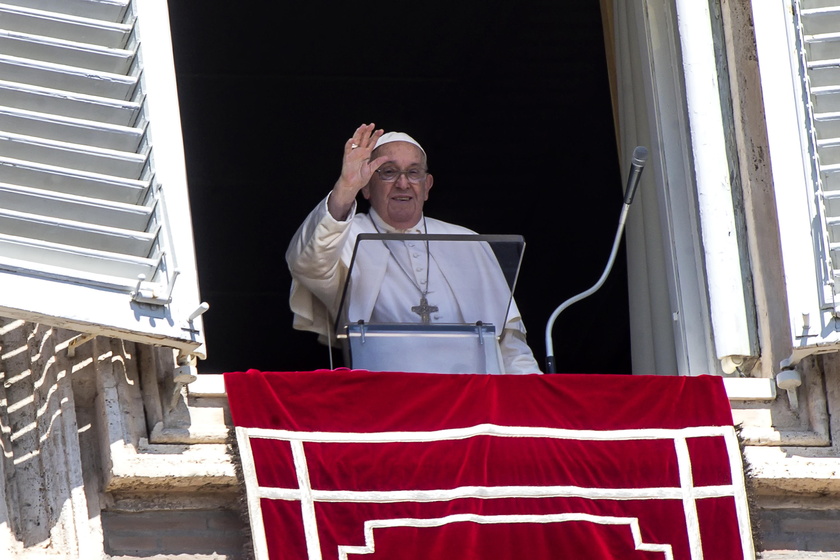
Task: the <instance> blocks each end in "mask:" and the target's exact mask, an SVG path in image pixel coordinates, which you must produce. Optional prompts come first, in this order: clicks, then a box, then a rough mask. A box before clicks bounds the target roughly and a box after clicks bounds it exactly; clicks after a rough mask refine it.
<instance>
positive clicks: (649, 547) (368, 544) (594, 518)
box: [338, 513, 674, 560]
mask: <svg viewBox="0 0 840 560" xmlns="http://www.w3.org/2000/svg"><path fill="white" fill-rule="evenodd" d="M576 521H584V522H589V523H595V524H598V525H626V526H627V527H629V528H630V533H631V534H632V535H633V544H634V546H635V550H641V551H646V552H661V553H662V554H663V558H664V559H665V560H673V558H674V553H673V550H672V548H671V545H668V544H653V543H645V542H642V532H641V529H640V528H639V520H638V519H637V518H634V517H610V516H600V515H591V514H586V513H558V514H549V515H475V514H469V513H462V514H457V515H448V516H446V517H438V518H434V519H414V518H406V519H377V520H372V521H366V522H365V546H345V545H340V546H339V547H338V558H339V560H347V555H348V554H372V553H373V552H374V551H375V543H374V538H373V530H374V529H384V528H390V527H440V526H443V525H448V524H451V523H464V522H472V523H480V524H483V525H492V524H496V525H498V524H509V523H541V524H543V523H566V522H576Z"/></svg>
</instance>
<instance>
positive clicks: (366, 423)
mask: <svg viewBox="0 0 840 560" xmlns="http://www.w3.org/2000/svg"><path fill="white" fill-rule="evenodd" d="M225 382H226V386H227V392H228V398H229V400H230V408H231V414H232V416H233V421H234V424H235V425H236V427H237V428H236V430H237V440H238V442H239V451H240V456H241V460H242V465H243V470H244V472H245V476H246V491H247V494H248V503H249V511H250V517H251V526H252V533H253V539H254V548H255V551H256V553H257V558H258V559H259V560H262V559H270V560H280V559H284V560H286V559H293V560H304V559H307V560H316V559H318V560H320V559H324V560H337V559H342V560H366V559H369V560H396V559H400V560H414V559H416V560H419V559H423V560H428V559H430V558H434V559H435V560H450V559H451V560H455V559H458V560H478V559H481V560H502V559H505V560H513V559H525V558H527V559H533V560H542V559H545V560H548V559H557V558H563V559H565V560H568V559H581V560H582V559H587V560H592V559H604V560H607V559H615V560H619V559H620V560H628V559H631V560H633V559H639V560H642V559H644V560H648V559H657V560H666V559H668V560H671V559H674V560H701V559H707V560H727V559H739V560H746V559H752V558H754V557H755V554H754V551H753V543H752V536H751V530H750V520H749V512H748V507H747V500H746V493H745V486H744V471H743V465H742V460H741V455H740V451H739V448H738V441H737V436H736V433H735V430H734V428H733V426H732V414H731V411H730V408H729V401H728V399H727V397H726V394H725V392H724V389H723V383H722V380H721V379H720V378H719V377H713V376H701V377H659V376H607V375H511V376H505V375H442V374H418V373H374V372H362V371H348V370H343V371H342V370H339V371H316V372H303V373H301V372H298V373H262V372H257V371H249V372H246V373H229V374H226V375H225Z"/></svg>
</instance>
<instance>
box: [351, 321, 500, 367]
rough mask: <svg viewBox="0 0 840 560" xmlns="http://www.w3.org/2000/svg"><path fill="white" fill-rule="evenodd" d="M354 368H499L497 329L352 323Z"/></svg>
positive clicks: (492, 327)
mask: <svg viewBox="0 0 840 560" xmlns="http://www.w3.org/2000/svg"><path fill="white" fill-rule="evenodd" d="M346 334H347V338H346V339H345V340H344V342H345V358H346V362H347V363H348V364H350V367H351V368H352V369H365V370H368V371H407V372H421V373H422V372H426V373H503V371H502V366H501V364H502V363H503V362H502V359H501V351H500V349H499V342H498V340H497V339H496V328H495V327H494V326H493V325H489V324H478V325H404V324H367V323H358V324H350V325H348V326H347V329H346Z"/></svg>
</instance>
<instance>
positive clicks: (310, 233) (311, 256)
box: [286, 199, 540, 373]
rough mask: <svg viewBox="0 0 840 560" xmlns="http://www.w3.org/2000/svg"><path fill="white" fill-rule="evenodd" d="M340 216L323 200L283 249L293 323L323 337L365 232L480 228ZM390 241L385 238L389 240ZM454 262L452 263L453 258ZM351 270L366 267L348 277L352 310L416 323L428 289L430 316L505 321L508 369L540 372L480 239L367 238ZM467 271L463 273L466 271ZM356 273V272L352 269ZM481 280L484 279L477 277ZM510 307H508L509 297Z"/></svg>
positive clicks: (355, 316)
mask: <svg viewBox="0 0 840 560" xmlns="http://www.w3.org/2000/svg"><path fill="white" fill-rule="evenodd" d="M355 211H356V207H355V204H354V206H353V208H351V210H350V213H349V216H350V217H349V218H348V219H347V220H345V221H338V220H335V219H334V218H333V217H332V215H330V213H329V211H328V210H327V199H324V200H323V201H322V202H321V203H320V204H319V205H318V206H317V207H316V208H315V209H314V210H313V211H312V212H311V213H310V214H309V216H308V217H307V218H306V220H305V221H304V222H303V224H302V225H301V226H300V228H298V231H297V233H296V234H295V236H294V238H293V239H292V241H291V243H290V244H289V249H288V250H287V251H286V261H287V262H288V264H289V270H290V271H291V273H292V289H291V294H290V297H289V305H290V307H291V309H292V312H293V313H294V323H293V326H294V328H296V329H299V330H306V331H313V332H316V333H318V334H319V335H320V339H321V340H322V341H324V342H326V340H327V333H328V332H330V331H331V330H332V328H333V322H334V320H335V317H336V315H337V313H338V312H339V306H340V304H341V294H342V289H343V287H344V283H345V281H346V278H347V273H348V269H349V266H350V261H351V259H352V257H353V249H354V247H355V244H356V236H357V235H358V234H360V233H422V232H423V230H427V232H428V233H430V234H442V233H443V234H475V232H474V231H472V230H469V229H467V228H463V227H461V226H456V225H454V224H449V223H446V222H442V221H440V220H435V219H432V218H425V219H421V221H420V222H419V223H418V224H417V226H416V227H415V228H411V229H409V230H395V229H393V228H391V227H390V226H388V225H387V224H385V222H384V221H382V219H381V218H380V217H379V216H378V215H377V214H376V212H375V211H374V210H373V209H371V211H370V214H356V213H355ZM386 243H387V245H386ZM453 263H455V264H453ZM353 269H354V270H361V271H364V275H363V277H362V281H358V280H356V281H354V282H352V284H351V287H350V288H351V292H350V294H349V311H348V316H349V317H350V318H351V319H352V320H353V321H356V320H359V319H362V320H364V321H366V322H374V323H417V322H419V320H420V316H419V314H417V312H416V311H412V309H411V308H412V307H413V306H417V305H418V303H419V301H420V295H421V293H422V292H428V295H427V299H428V303H429V305H432V306H435V307H437V308H438V311H435V312H432V313H431V316H430V320H431V322H432V323H467V324H474V323H476V322H478V321H482V322H484V323H492V324H496V325H498V324H500V323H501V322H502V321H504V318H505V317H506V316H507V321H506V322H505V325H504V329H503V330H502V335H501V337H500V349H501V353H502V358H503V360H504V371H505V373H539V372H540V368H539V365H538V364H537V361H536V360H535V359H534V355H533V353H532V352H531V349H530V348H529V347H528V344H527V342H526V340H525V327H524V325H523V324H522V318H521V316H520V313H519V309H518V308H517V307H516V302H513V301H510V288H509V287H508V285H507V282H506V281H505V279H504V277H503V275H502V273H501V269H500V268H499V265H498V263H497V262H496V259H495V257H494V256H493V254H492V250H491V249H489V247H486V245H484V244H478V243H450V244H449V245H447V248H446V251H443V250H440V251H435V250H434V246H433V245H431V244H430V248H429V249H428V250H427V248H426V244H425V243H423V242H411V241H406V242H402V241H388V242H383V243H379V242H377V243H363V244H361V246H360V250H359V252H358V253H357V255H356V262H355V263H354V265H353ZM464 270H467V271H470V274H469V275H465V274H463V273H462V271H464ZM354 278H355V273H354ZM476 279H480V281H478V282H477V281H476ZM509 301H510V312H509V313H508V302H509Z"/></svg>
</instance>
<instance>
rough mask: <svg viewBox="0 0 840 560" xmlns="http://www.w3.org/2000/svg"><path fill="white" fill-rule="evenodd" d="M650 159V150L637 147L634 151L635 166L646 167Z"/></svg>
mask: <svg viewBox="0 0 840 560" xmlns="http://www.w3.org/2000/svg"><path fill="white" fill-rule="evenodd" d="M647 158H648V150H647V148H645V147H644V146H636V149H635V150H633V165H638V166H644V164H645V162H646V161H647Z"/></svg>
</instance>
